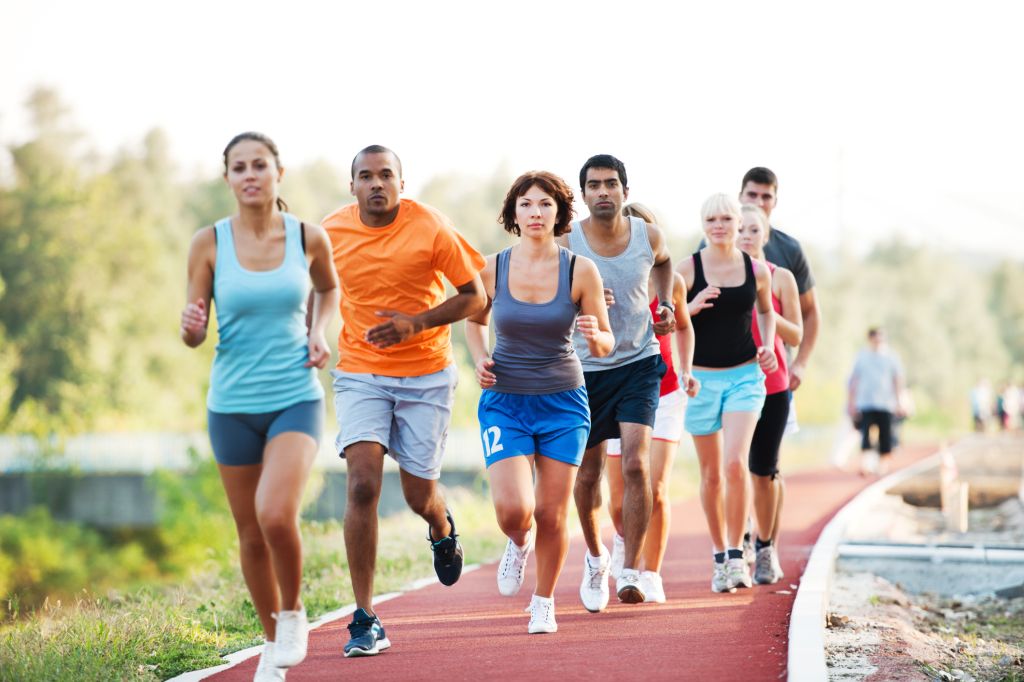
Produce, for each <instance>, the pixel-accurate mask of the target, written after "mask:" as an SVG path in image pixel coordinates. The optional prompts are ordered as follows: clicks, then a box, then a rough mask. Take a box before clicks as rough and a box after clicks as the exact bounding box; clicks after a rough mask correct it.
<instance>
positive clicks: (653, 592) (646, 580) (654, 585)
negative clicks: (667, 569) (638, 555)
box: [640, 571, 665, 604]
mask: <svg viewBox="0 0 1024 682" xmlns="http://www.w3.org/2000/svg"><path fill="white" fill-rule="evenodd" d="M640 586H641V587H643V589H644V601H645V602H649V603H652V604H664V603H665V587H664V586H663V585H662V584H661V576H660V575H658V574H657V573H655V572H654V571H644V572H643V573H641V574H640Z"/></svg>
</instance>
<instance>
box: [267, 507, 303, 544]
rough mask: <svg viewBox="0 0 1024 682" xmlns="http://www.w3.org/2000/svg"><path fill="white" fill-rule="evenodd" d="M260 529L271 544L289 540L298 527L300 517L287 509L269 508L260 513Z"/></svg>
mask: <svg viewBox="0 0 1024 682" xmlns="http://www.w3.org/2000/svg"><path fill="white" fill-rule="evenodd" d="M258 515H259V522H260V530H261V531H262V534H263V537H264V538H265V539H266V541H267V542H268V543H269V544H272V545H275V544H277V543H278V542H279V541H283V540H288V539H290V538H291V537H293V536H294V534H295V533H296V531H297V529H298V519H297V518H296V515H295V514H291V513H289V512H288V511H287V510H281V509H267V510H262V511H260V512H259V513H258Z"/></svg>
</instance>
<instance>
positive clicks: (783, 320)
mask: <svg viewBox="0 0 1024 682" xmlns="http://www.w3.org/2000/svg"><path fill="white" fill-rule="evenodd" d="M772 285H773V286H775V285H778V287H777V289H778V296H779V300H780V301H782V315H776V316H775V332H776V333H777V334H778V335H779V336H780V337H782V340H783V341H784V342H785V343H786V345H789V346H799V345H800V341H801V339H802V338H803V335H804V325H803V314H802V313H801V312H800V294H799V293H797V288H796V278H795V277H793V273H792V272H790V271H789V270H787V269H786V268H775V274H774V276H773V277H772Z"/></svg>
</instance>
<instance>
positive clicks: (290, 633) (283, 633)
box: [274, 609, 309, 668]
mask: <svg viewBox="0 0 1024 682" xmlns="http://www.w3.org/2000/svg"><path fill="white" fill-rule="evenodd" d="M274 619H275V620H277V628H276V634H275V635H274V665H276V666H277V667H278V668H291V667H292V666H296V665H298V664H299V663H302V661H303V659H305V658H306V646H307V644H308V642H309V621H308V620H306V609H302V610H300V611H279V612H277V613H275V614H274Z"/></svg>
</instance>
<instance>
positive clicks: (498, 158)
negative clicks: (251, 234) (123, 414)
mask: <svg viewBox="0 0 1024 682" xmlns="http://www.w3.org/2000/svg"><path fill="white" fill-rule="evenodd" d="M157 7H159V8H160V9H156V8H157ZM1022 7H1024V6H1022V5H1020V4H1019V3H1014V2H997V3H990V2H985V1H982V2H978V1H974V0H972V2H970V3H962V2H960V3H951V2H936V1H934V0H933V1H932V2H917V1H914V2H894V1H892V0H889V1H887V2H874V1H870V2H856V3H853V2H844V3H841V4H840V3H831V2H821V1H820V0H819V1H817V2H806V3H805V2H799V3H796V2H770V1H768V0H763V1H762V2H760V3H754V2H701V3H699V4H696V5H695V6H693V7H691V6H689V4H685V3H669V2H666V1H665V0H660V1H658V2H647V1H645V0H629V1H628V2H622V1H620V2H604V1H598V0H589V1H587V2H559V1H558V0H548V1H547V2H534V1H533V0H516V1H515V2H505V3H497V2H487V1H480V0H477V1H475V2H471V1H464V0H451V1H448V2H435V3H430V2H422V1H419V2H402V1H398V0H392V1H391V2H363V3H359V4H356V3H340V2H304V1H302V0H292V1H291V2H288V3H284V2H265V1H262V0H253V1H251V2H246V3H238V2H220V1H217V0H214V1H212V2H211V1H209V0H206V1H202V2H199V1H196V0H181V1H179V2H175V3H165V4H163V5H154V4H153V3H147V2H117V1H114V0H93V1H92V2H70V1H58V0H32V1H31V2H28V1H21V2H19V1H17V0H0V25H2V26H3V27H4V28H5V29H6V30H5V31H4V33H5V36H4V38H3V40H0V65H2V66H0V69H2V71H0V142H4V143H10V142H14V141H18V140H20V139H23V138H24V137H25V136H26V135H27V129H26V122H25V117H24V107H23V103H24V101H25V99H26V97H27V96H28V94H29V92H30V91H31V89H32V88H33V87H34V86H37V85H41V84H42V85H48V86H52V87H55V88H57V89H58V91H59V92H60V94H61V95H62V96H63V98H64V99H65V100H66V101H67V102H68V103H69V104H70V105H71V107H72V110H73V113H74V117H75V120H76V121H77V123H78V124H79V126H80V127H81V128H82V129H83V130H84V131H85V132H87V133H88V134H89V136H90V137H91V138H92V139H93V140H94V141H95V142H96V144H97V146H98V148H99V149H100V150H101V151H104V152H109V151H113V150H115V149H117V148H118V147H121V146H124V145H128V144H135V143H137V142H138V141H139V140H140V139H141V137H142V136H143V135H144V133H145V132H146V131H147V130H149V129H151V128H153V127H157V126H158V127H160V128H163V129H164V130H165V131H166V132H167V133H168V134H169V136H170V138H171V140H172V143H173V148H174V155H175V157H176V158H177V159H179V160H180V161H181V163H182V165H183V166H184V167H185V168H186V169H190V170H191V169H196V168H201V169H204V170H206V171H208V172H212V171H215V170H216V169H217V167H218V166H217V164H218V163H219V153H220V151H221V149H222V148H223V146H224V144H225V143H226V142H227V140H228V139H230V138H231V136H232V135H234V134H235V133H237V132H240V131H242V130H248V129H256V130H261V131H264V132H266V133H268V134H269V135H270V136H271V137H273V138H274V139H275V140H276V141H277V143H278V146H279V147H280V149H281V152H282V155H283V157H284V161H285V163H286V164H288V163H289V162H290V163H293V164H294V163H301V162H305V161H310V160H313V159H316V158H321V157H322V158H326V159H327V160H329V161H330V162H332V163H334V164H337V165H339V166H342V167H344V166H346V165H347V164H348V162H349V160H350V159H351V157H352V155H353V153H354V152H355V151H357V150H358V149H360V148H362V147H364V146H366V145H368V144H374V143H378V144H385V145H387V146H390V147H392V148H393V149H395V150H396V151H397V152H398V153H399V154H400V155H401V157H402V160H403V163H404V167H405V175H406V187H407V194H409V195H410V196H415V195H416V192H417V190H418V189H419V188H421V187H422V186H423V185H424V183H425V182H426V181H427V180H429V178H430V177H431V176H433V175H434V174H437V173H441V172H448V171H460V172H463V173H466V174H470V175H472V174H477V175H490V174H491V173H492V172H493V170H494V169H495V167H496V166H497V165H498V164H499V163H501V162H503V161H504V162H506V163H507V164H508V166H509V167H510V168H511V169H512V170H513V171H514V172H518V171H525V170H530V169H535V168H542V169H546V170H552V171H555V172H557V173H560V174H562V175H563V176H565V177H566V178H567V179H569V180H571V181H572V183H573V184H574V185H575V184H576V183H575V177H576V174H577V173H578V169H579V167H580V165H581V164H582V163H583V161H584V160H585V159H586V158H587V157H588V156H590V155H591V154H595V153H602V152H608V153H612V154H615V155H616V156H618V157H619V158H621V159H623V160H624V161H625V163H626V167H627V170H628V172H629V179H630V187H631V195H630V198H631V199H634V200H637V201H642V202H644V203H647V204H648V205H650V206H651V207H653V208H654V209H655V210H656V212H658V214H659V216H660V217H661V221H662V223H663V224H664V225H666V226H667V227H668V228H669V229H673V230H677V231H680V232H684V231H685V232H691V231H693V230H695V229H697V227H698V224H699V220H698V213H699V208H700V204H701V202H702V200H703V199H704V198H705V197H706V196H707V195H708V194H710V193H712V192H715V191H726V192H737V191H738V190H739V186H738V185H739V181H740V178H741V177H742V174H743V172H744V171H745V170H746V169H747V168H749V167H750V166H754V165H766V166H769V167H770V168H772V169H773V170H775V171H776V173H777V174H778V175H779V178H780V183H781V187H780V197H779V206H778V209H777V210H776V213H775V216H774V221H773V222H775V223H776V224H777V225H778V226H780V227H782V228H783V229H786V230H787V231H789V232H790V233H792V234H794V235H795V236H797V237H798V238H800V239H802V240H803V241H805V242H807V243H809V244H812V245H814V246H818V247H821V248H829V247H834V246H836V245H837V244H839V243H840V241H841V240H842V239H843V237H844V236H845V240H846V243H848V244H864V243H867V242H870V241H873V240H876V239H880V238H884V237H886V236H887V235H890V234H892V233H894V232H901V233H904V234H906V235H907V238H908V239H910V240H912V241H916V242H922V241H932V242H936V243H938V244H940V245H942V246H945V247H947V248H951V249H969V250H973V251H982V252H990V253H994V252H1001V253H1004V254H1014V255H1015V256H1016V257H1019V258H1024V202H1022V201H1021V199H1022V197H1024V193H1022V191H1021V190H1022V188H1024V163H1022V159H1024V134H1022V132H1021V125H1022V120H1024V118H1022V116H1021V108H1020V99H1021V82H1022V78H1024V75H1022V67H1024V39H1022V36H1021V26H1022V25H1024V21H1022V19H1024V9H1021V8H1022ZM497 208H498V207H495V210H496V211H497Z"/></svg>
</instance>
